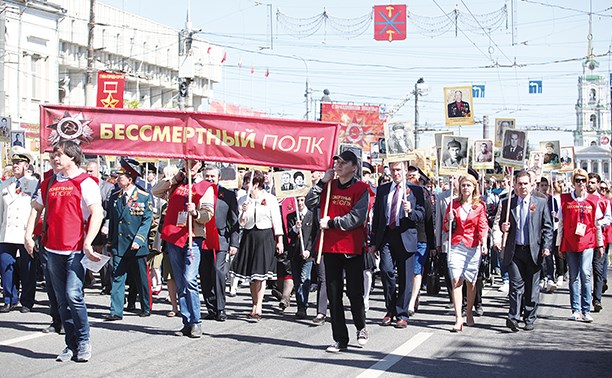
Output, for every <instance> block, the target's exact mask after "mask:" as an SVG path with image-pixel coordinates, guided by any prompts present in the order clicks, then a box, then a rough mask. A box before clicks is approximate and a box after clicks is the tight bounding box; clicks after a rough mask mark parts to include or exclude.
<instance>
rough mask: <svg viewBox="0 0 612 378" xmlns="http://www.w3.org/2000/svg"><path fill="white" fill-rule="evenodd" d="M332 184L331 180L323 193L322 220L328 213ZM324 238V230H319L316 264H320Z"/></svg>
mask: <svg viewBox="0 0 612 378" xmlns="http://www.w3.org/2000/svg"><path fill="white" fill-rule="evenodd" d="M334 176H335V175H334ZM333 182H334V179H333V178H332V179H331V180H329V182H328V183H327V191H326V193H325V208H324V209H323V216H322V218H325V217H326V216H327V213H328V212H329V197H330V196H331V186H332V183H333ZM324 236H325V230H324V229H321V235H320V236H319V248H317V264H321V255H322V253H323V237H324Z"/></svg>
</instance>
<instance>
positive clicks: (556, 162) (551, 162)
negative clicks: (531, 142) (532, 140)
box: [540, 140, 561, 170]
mask: <svg viewBox="0 0 612 378" xmlns="http://www.w3.org/2000/svg"><path fill="white" fill-rule="evenodd" d="M559 145H560V143H559V141H558V140H555V141H545V142H540V151H543V152H544V169H545V170H554V169H561V160H560V159H559V154H560V152H561V147H559Z"/></svg>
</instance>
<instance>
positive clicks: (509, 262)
mask: <svg viewBox="0 0 612 378" xmlns="http://www.w3.org/2000/svg"><path fill="white" fill-rule="evenodd" d="M518 198H520V197H517V196H515V197H512V199H511V202H510V212H511V214H512V215H511V217H510V230H509V231H508V237H507V239H506V245H505V247H504V249H503V263H504V265H505V266H507V267H508V273H509V275H510V293H509V297H510V310H509V312H508V318H510V319H513V320H516V321H518V320H520V317H521V307H522V304H524V314H523V315H524V319H525V323H526V324H533V322H535V320H536V311H537V306H538V301H539V297H540V290H539V287H538V282H539V280H540V264H541V262H542V255H541V254H540V251H542V250H543V249H548V250H549V251H551V252H552V246H553V223H552V218H551V216H550V211H549V210H548V204H547V200H546V199H545V198H541V197H536V196H534V195H531V196H530V200H529V205H528V209H529V210H528V215H527V220H526V222H525V223H526V224H527V226H526V227H525V229H527V230H528V241H525V245H517V244H516V238H517V223H518V222H519V221H520V207H519V206H517V203H518ZM507 206H508V200H507V199H506V200H504V201H503V202H502V205H501V208H502V209H506V208H507ZM502 223H503V219H502V220H500V227H501V224H502ZM527 242H528V244H527Z"/></svg>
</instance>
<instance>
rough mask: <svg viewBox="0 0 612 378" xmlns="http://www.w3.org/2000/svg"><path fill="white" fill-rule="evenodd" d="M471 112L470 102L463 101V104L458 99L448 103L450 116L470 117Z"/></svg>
mask: <svg viewBox="0 0 612 378" xmlns="http://www.w3.org/2000/svg"><path fill="white" fill-rule="evenodd" d="M470 115H471V114H470V104H469V103H468V102H465V101H461V105H459V104H458V103H457V102H456V101H453V102H451V103H450V104H448V118H456V117H469V116H470Z"/></svg>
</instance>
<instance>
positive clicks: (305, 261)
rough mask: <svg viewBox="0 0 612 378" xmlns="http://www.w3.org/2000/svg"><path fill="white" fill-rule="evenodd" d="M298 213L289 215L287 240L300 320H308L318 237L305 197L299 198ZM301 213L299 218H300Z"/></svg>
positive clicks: (297, 315)
mask: <svg viewBox="0 0 612 378" xmlns="http://www.w3.org/2000/svg"><path fill="white" fill-rule="evenodd" d="M295 200H296V201H297V209H296V211H294V212H292V213H289V214H288V215H287V238H288V239H289V248H288V253H289V259H290V260H291V272H292V274H293V287H294V288H295V301H296V302H297V312H296V314H295V316H296V317H297V318H298V319H306V310H307V308H308V294H309V293H310V275H311V272H312V264H313V261H314V258H313V256H312V255H313V254H312V253H311V252H312V246H313V242H314V239H315V237H316V235H317V232H316V227H313V224H314V220H315V219H314V215H313V212H312V211H311V210H308V209H307V208H306V205H305V202H304V197H297V198H296V199H295ZM298 213H299V218H298Z"/></svg>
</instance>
